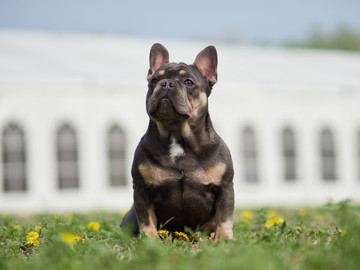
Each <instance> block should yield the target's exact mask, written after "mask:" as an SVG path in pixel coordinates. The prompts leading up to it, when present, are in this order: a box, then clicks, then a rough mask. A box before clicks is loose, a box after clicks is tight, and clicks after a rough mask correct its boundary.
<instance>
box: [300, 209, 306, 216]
mask: <svg viewBox="0 0 360 270" xmlns="http://www.w3.org/2000/svg"><path fill="white" fill-rule="evenodd" d="M307 213H308V210H307V209H305V208H303V209H300V210H299V214H300V215H302V216H305V215H307Z"/></svg>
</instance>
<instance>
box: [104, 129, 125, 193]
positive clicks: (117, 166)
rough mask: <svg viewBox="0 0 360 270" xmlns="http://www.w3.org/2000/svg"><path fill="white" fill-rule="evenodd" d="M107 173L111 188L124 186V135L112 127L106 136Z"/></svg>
mask: <svg viewBox="0 0 360 270" xmlns="http://www.w3.org/2000/svg"><path fill="white" fill-rule="evenodd" d="M107 138H108V139H107V152H108V172H109V181H110V185H111V186H125V185H126V179H125V135H124V132H123V131H122V130H121V129H120V128H119V127H118V126H117V125H113V126H112V127H111V128H110V129H109V131H108V135H107Z"/></svg>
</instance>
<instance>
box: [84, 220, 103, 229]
mask: <svg viewBox="0 0 360 270" xmlns="http://www.w3.org/2000/svg"><path fill="white" fill-rule="evenodd" d="M87 226H88V228H89V229H93V230H98V229H99V228H100V224H99V222H96V221H91V222H90V223H89V224H88V225H87Z"/></svg>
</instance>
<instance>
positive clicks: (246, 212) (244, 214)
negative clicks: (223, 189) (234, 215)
mask: <svg viewBox="0 0 360 270" xmlns="http://www.w3.org/2000/svg"><path fill="white" fill-rule="evenodd" d="M241 216H242V217H244V218H246V219H252V218H254V213H253V212H251V211H249V210H244V211H242V212H241Z"/></svg>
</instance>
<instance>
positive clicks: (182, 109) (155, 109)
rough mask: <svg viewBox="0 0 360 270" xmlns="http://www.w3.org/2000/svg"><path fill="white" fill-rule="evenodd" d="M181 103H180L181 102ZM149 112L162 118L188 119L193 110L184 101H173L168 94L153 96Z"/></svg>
mask: <svg viewBox="0 0 360 270" xmlns="http://www.w3.org/2000/svg"><path fill="white" fill-rule="evenodd" d="M179 103H180V104H179ZM148 113H149V114H150V115H151V116H153V117H155V118H157V119H159V120H161V119H164V120H166V119H179V118H181V119H183V118H185V119H187V118H189V117H190V114H191V111H190V109H189V108H188V107H187V106H186V105H185V104H182V102H176V101H173V100H172V98H170V97H169V96H167V95H164V96H162V97H158V98H154V97H153V98H151V100H150V106H149V108H148Z"/></svg>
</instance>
